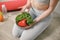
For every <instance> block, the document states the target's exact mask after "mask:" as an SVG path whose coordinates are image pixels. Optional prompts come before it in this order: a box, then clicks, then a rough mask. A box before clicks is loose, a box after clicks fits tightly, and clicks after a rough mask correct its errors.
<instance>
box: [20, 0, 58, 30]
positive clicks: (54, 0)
mask: <svg viewBox="0 0 60 40" xmlns="http://www.w3.org/2000/svg"><path fill="white" fill-rule="evenodd" d="M31 1H32V0H28V1H27V4H26V5H25V6H24V7H23V8H22V10H21V12H23V11H24V10H25V9H26V8H27V9H28V11H29V9H30V7H31V5H32V4H31ZM58 1H59V0H50V3H49V7H48V9H46V10H45V11H44V12H43V13H42V14H41V15H40V16H39V17H37V18H35V19H34V21H35V23H33V24H31V25H30V26H27V27H26V28H25V29H29V28H30V27H32V26H33V25H34V24H36V23H37V22H39V21H41V20H43V19H44V18H46V17H47V16H49V15H50V14H51V13H52V11H53V10H54V9H55V7H56V5H57V3H58ZM37 5H38V4H37ZM40 7H41V6H40ZM43 10H44V9H43Z"/></svg>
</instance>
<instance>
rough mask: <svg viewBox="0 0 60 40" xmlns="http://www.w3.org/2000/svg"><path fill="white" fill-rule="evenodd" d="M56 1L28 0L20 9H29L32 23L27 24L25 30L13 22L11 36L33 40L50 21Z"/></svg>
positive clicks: (22, 39) (21, 39) (23, 39)
mask: <svg viewBox="0 0 60 40" xmlns="http://www.w3.org/2000/svg"><path fill="white" fill-rule="evenodd" d="M57 3H58V0H28V1H27V4H26V5H25V6H24V7H23V9H22V11H23V10H25V9H28V10H29V13H30V14H31V16H32V17H33V19H34V24H31V25H30V26H27V27H26V29H27V30H24V29H21V28H20V27H18V26H17V25H16V24H14V28H13V30H12V33H13V36H15V37H19V36H20V40H34V39H35V38H36V37H37V36H38V35H40V34H41V32H43V31H44V30H45V29H46V28H47V27H48V25H49V24H50V23H51V19H52V15H51V14H52V11H53V10H54V8H55V7H56V5H57ZM30 27H32V28H30Z"/></svg>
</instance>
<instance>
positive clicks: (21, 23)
mask: <svg viewBox="0 0 60 40" xmlns="http://www.w3.org/2000/svg"><path fill="white" fill-rule="evenodd" d="M18 26H21V27H26V26H27V23H26V19H23V20H21V21H19V22H18Z"/></svg>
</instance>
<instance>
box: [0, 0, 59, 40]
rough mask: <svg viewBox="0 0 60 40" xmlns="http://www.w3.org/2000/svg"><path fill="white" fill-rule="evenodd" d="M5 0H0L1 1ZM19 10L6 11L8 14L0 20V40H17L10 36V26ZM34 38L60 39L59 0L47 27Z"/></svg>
mask: <svg viewBox="0 0 60 40" xmlns="http://www.w3.org/2000/svg"><path fill="white" fill-rule="evenodd" d="M3 1H6V0H0V2H3ZM18 14H19V11H14V12H8V13H7V15H8V16H9V17H8V19H7V20H5V21H4V22H0V40H19V39H16V38H14V37H13V36H12V28H13V24H14V23H15V17H16V15H18ZM36 40H60V1H59V2H58V5H57V6H56V8H55V10H54V11H53V20H52V23H51V24H50V25H49V27H48V28H47V29H46V30H45V31H44V32H43V33H42V34H41V35H39V36H38V37H37V38H36Z"/></svg>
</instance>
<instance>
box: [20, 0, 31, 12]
mask: <svg viewBox="0 0 60 40" xmlns="http://www.w3.org/2000/svg"><path fill="white" fill-rule="evenodd" d="M30 8H31V2H30V0H28V1H27V4H26V5H25V6H23V7H22V9H21V11H20V12H24V11H27V12H29V10H30ZM26 9H27V10H26Z"/></svg>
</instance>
